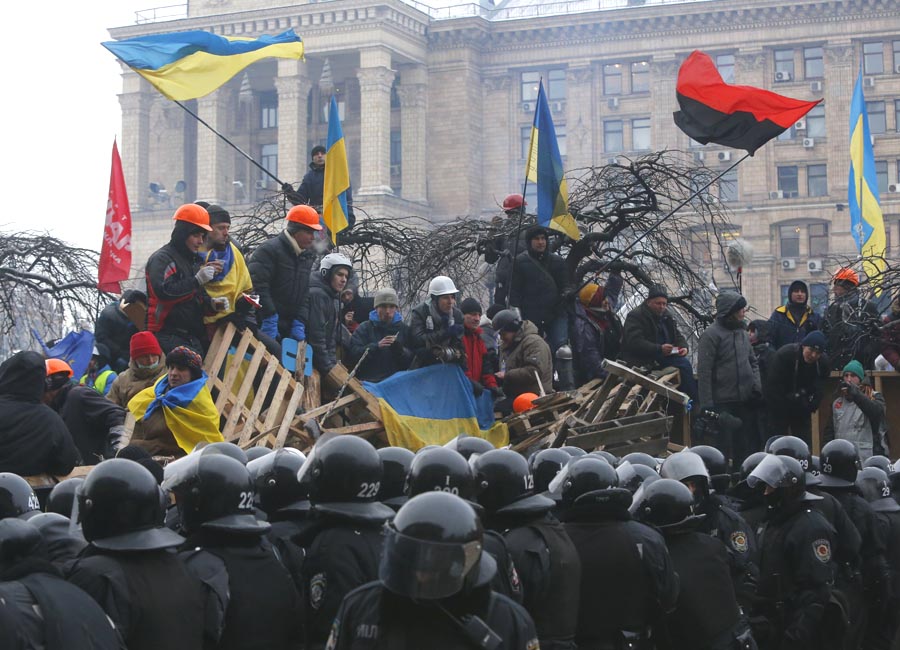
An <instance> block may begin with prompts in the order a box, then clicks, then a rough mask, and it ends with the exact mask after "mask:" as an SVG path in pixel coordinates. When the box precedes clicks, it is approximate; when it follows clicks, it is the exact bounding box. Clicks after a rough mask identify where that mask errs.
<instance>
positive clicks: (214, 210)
mask: <svg viewBox="0 0 900 650" xmlns="http://www.w3.org/2000/svg"><path fill="white" fill-rule="evenodd" d="M206 211H207V212H209V225H210V226H212V225H213V224H217V223H231V215H230V214H228V210H226V209H225V208H223V207H222V206H221V205H216V204H215V203H213V204H210V205H208V206H206Z"/></svg>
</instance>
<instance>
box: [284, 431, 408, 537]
mask: <svg viewBox="0 0 900 650" xmlns="http://www.w3.org/2000/svg"><path fill="white" fill-rule="evenodd" d="M306 474H308V475H309V500H310V501H312V503H313V507H314V508H315V509H316V510H317V511H319V512H323V513H329V514H333V515H338V516H345V517H353V518H356V519H361V520H368V521H373V522H374V521H384V520H386V519H390V518H391V517H393V515H394V511H393V510H391V509H390V508H389V507H387V506H385V505H383V504H381V503H378V501H377V497H378V490H379V489H380V488H381V478H382V469H381V459H380V458H379V457H378V452H377V451H375V447H373V446H372V445H371V443H369V442H368V441H366V440H363V439H362V438H357V437H356V436H335V437H334V438H330V439H328V440H325V441H322V440H320V441H319V442H318V443H316V446H315V448H314V449H313V451H312V453H310V456H309V459H308V460H307V462H306V463H305V464H304V466H303V468H302V469H301V470H300V473H299V479H300V482H301V483H303V482H304V477H305V475H306Z"/></svg>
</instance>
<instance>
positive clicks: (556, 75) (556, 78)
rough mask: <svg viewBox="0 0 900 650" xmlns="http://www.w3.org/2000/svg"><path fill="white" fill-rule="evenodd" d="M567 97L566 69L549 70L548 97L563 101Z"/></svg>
mask: <svg viewBox="0 0 900 650" xmlns="http://www.w3.org/2000/svg"><path fill="white" fill-rule="evenodd" d="M565 98H566V71H565V70H563V69H562V68H557V69H555V70H549V71H548V72H547V99H550V100H556V101H563V100H565Z"/></svg>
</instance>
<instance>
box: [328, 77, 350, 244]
mask: <svg viewBox="0 0 900 650" xmlns="http://www.w3.org/2000/svg"><path fill="white" fill-rule="evenodd" d="M325 149H326V152H325V181H324V185H323V187H322V206H323V209H322V220H323V221H324V222H325V226H326V227H327V228H328V231H329V232H330V233H331V242H332V243H333V244H336V243H337V234H338V233H339V232H340V231H342V230H344V229H345V228H346V227H347V226H348V225H349V221H348V219H347V190H349V189H350V168H349V166H348V165H347V146H346V143H345V142H344V131H343V130H342V129H341V118H340V116H339V115H338V105H337V100H336V99H335V98H334V95H332V96H331V108H329V110H328V141H327V143H326V146H325Z"/></svg>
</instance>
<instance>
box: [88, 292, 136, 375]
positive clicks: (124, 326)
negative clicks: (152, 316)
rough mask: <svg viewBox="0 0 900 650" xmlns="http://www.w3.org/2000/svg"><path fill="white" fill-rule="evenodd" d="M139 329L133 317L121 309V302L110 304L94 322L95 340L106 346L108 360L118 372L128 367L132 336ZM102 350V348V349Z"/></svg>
mask: <svg viewBox="0 0 900 650" xmlns="http://www.w3.org/2000/svg"><path fill="white" fill-rule="evenodd" d="M137 331H138V329H137V327H135V326H134V323H132V322H131V319H130V318H128V316H126V315H125V312H123V311H122V310H121V309H119V303H118V302H113V303H110V304H108V305H107V306H106V307H104V308H103V311H101V312H100V316H98V317H97V322H96V323H94V341H96V343H97V346H98V347H99V346H101V345H103V346H106V351H107V352H108V354H107V355H104V356H106V360H107V361H108V362H109V365H110V366H112V369H113V370H115V371H116V372H117V373H118V372H122V371H124V370H125V369H126V368H127V367H128V360H129V359H130V355H131V337H132V336H133V335H134V334H136V333H137ZM101 352H102V350H101Z"/></svg>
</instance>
